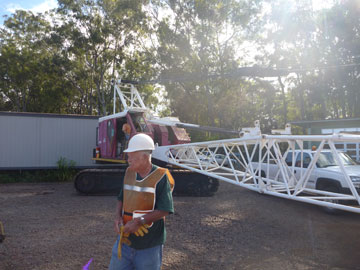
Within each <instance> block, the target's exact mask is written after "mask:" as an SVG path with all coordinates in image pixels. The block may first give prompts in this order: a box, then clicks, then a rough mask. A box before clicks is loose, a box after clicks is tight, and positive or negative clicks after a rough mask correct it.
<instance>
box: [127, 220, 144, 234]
mask: <svg viewBox="0 0 360 270" xmlns="http://www.w3.org/2000/svg"><path fill="white" fill-rule="evenodd" d="M148 227H149V226H148V225H147V224H145V225H143V224H142V223H141V222H140V219H138V218H135V219H133V220H131V221H129V222H128V223H126V225H125V226H124V233H125V234H127V233H134V234H135V235H136V236H144V234H145V233H148V232H149V231H148V229H147V228H148Z"/></svg>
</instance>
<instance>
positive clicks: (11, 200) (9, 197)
mask: <svg viewBox="0 0 360 270" xmlns="http://www.w3.org/2000/svg"><path fill="white" fill-rule="evenodd" d="M174 201H175V211H176V213H175V214H174V215H172V216H171V217H169V218H168V219H167V230H168V240H167V243H166V245H165V249H164V260H163V270H170V269H171V270H173V269H204V270H205V269H219V270H220V269H269V270H272V269H274V270H275V269H276V270H277V269H304V270H305V269H334V270H335V269H336V270H343V269H360V264H359V259H358V258H359V252H360V215H358V214H352V213H345V212H344V213H342V214H340V215H337V216H330V215H328V214H326V213H324V212H323V211H322V209H320V208H318V207H317V206H312V205H307V204H303V203H298V202H292V201H288V200H284V199H280V198H275V197H270V196H264V195H260V194H257V193H254V192H251V191H248V190H244V189H242V188H239V187H235V186H232V185H230V184H227V183H221V185H220V189H219V191H218V192H217V193H216V195H215V196H214V197H205V198H194V197H175V198H174ZM115 202H116V198H115V197H112V196H89V197H88V196H79V195H77V194H76V193H75V191H74V189H73V186H72V184H71V183H65V184H6V185H0V221H2V222H3V223H4V226H5V232H6V239H5V241H4V242H3V243H2V244H0V269H1V270H14V269H16V270H17V269H29V270H30V269H39V270H46V269H57V270H58V269H64V270H65V269H66V270H67V269H82V266H83V265H85V264H86V263H87V262H88V261H89V260H90V259H91V258H92V259H93V261H92V263H91V265H90V267H89V269H91V270H96V269H107V266H108V263H109V259H110V251H111V247H112V245H113V243H114V240H115V235H114V232H113V228H112V226H113V223H112V221H113V212H114V209H115Z"/></svg>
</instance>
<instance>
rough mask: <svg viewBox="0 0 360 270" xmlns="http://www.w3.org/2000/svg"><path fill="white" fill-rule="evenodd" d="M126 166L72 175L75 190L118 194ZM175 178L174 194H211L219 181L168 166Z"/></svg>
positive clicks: (91, 193) (83, 192) (82, 192)
mask: <svg viewBox="0 0 360 270" xmlns="http://www.w3.org/2000/svg"><path fill="white" fill-rule="evenodd" d="M125 170H126V167H124V168H119V169H87V170H82V171H80V172H79V173H78V174H77V175H76V176H75V177H74V186H75V189H76V190H77V192H79V193H80V194H85V195H102V194H109V195H112V194H114V195H115V194H118V193H119V190H120V188H121V187H122V185H123V178H124V174H125ZM169 170H170V172H171V174H172V176H173V177H174V180H175V189H174V195H176V196H213V195H214V194H215V192H216V191H217V190H218V187H219V181H218V180H217V179H214V178H210V177H208V176H206V175H202V174H198V173H194V172H191V171H188V170H179V169H171V168H169Z"/></svg>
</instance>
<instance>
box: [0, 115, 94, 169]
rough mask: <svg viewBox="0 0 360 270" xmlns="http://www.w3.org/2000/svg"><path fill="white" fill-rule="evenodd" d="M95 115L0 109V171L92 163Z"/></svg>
mask: <svg viewBox="0 0 360 270" xmlns="http://www.w3.org/2000/svg"><path fill="white" fill-rule="evenodd" d="M98 118H99V117H97V116H85V115H60V114H44V113H18V112H0V170H11V169H45V168H48V169H50V168H57V164H56V162H57V161H58V160H59V159H60V158H61V157H64V158H66V159H67V160H73V161H75V162H76V167H78V168H82V167H92V166H95V164H94V162H93V161H92V160H91V158H92V156H93V149H94V148H95V146H96V131H97V130H96V128H97V126H98Z"/></svg>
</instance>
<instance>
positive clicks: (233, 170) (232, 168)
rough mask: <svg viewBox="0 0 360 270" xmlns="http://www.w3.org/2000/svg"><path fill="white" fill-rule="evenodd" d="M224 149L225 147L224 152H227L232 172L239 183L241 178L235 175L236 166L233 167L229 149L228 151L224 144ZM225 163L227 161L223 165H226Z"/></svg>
mask: <svg viewBox="0 0 360 270" xmlns="http://www.w3.org/2000/svg"><path fill="white" fill-rule="evenodd" d="M223 147H224V151H225V153H226V158H227V159H228V162H229V164H230V166H231V170H232V172H233V174H234V176H235V179H236V182H239V178H238V177H237V174H236V173H235V169H234V166H233V164H232V161H231V159H230V158H229V152H228V149H227V147H225V145H224V144H223ZM224 162H225V159H224V161H223V163H224Z"/></svg>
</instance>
